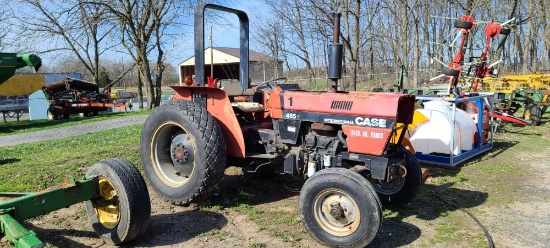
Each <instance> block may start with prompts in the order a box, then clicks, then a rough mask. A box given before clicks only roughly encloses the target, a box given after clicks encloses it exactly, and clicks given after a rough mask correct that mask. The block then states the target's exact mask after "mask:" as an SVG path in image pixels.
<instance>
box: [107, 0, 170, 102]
mask: <svg viewBox="0 0 550 248" xmlns="http://www.w3.org/2000/svg"><path fill="white" fill-rule="evenodd" d="M173 3H174V0H135V1H131V0H118V1H107V0H104V1H102V2H101V3H100V5H101V6H104V7H105V8H107V9H108V10H109V12H110V13H112V14H113V15H114V16H115V17H116V19H117V20H118V23H119V27H120V29H121V33H122V38H121V41H122V45H123V46H124V48H125V49H126V50H127V52H128V53H129V54H130V55H131V57H132V59H133V60H134V62H135V65H136V67H135V69H136V71H137V73H138V75H139V77H138V78H139V80H138V82H144V83H145V88H146V92H147V97H148V99H147V100H148V101H147V109H152V108H154V107H155V106H158V105H159V104H160V97H161V94H160V93H161V90H160V81H161V80H162V70H163V69H162V68H163V66H162V62H163V56H164V53H163V51H162V47H161V45H160V39H161V35H162V30H163V29H164V27H163V25H166V23H165V22H163V18H165V17H166V16H167V14H168V13H169V11H170V9H171V8H172V5H173ZM155 48H156V49H157V64H159V63H160V64H159V73H158V74H157V80H156V81H155V82H153V78H152V70H151V66H150V63H149V55H150V53H151V50H152V49H155ZM138 95H139V98H140V101H139V102H140V108H143V101H142V99H143V84H141V83H138Z"/></svg>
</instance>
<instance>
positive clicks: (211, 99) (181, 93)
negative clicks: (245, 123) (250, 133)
mask: <svg viewBox="0 0 550 248" xmlns="http://www.w3.org/2000/svg"><path fill="white" fill-rule="evenodd" d="M170 87H172V89H174V91H175V94H174V97H173V98H172V100H187V101H194V97H193V95H195V94H205V95H206V104H205V105H206V106H203V107H205V108H206V110H207V111H208V112H209V113H210V114H211V115H212V116H213V117H214V118H215V119H216V121H217V122H218V125H219V126H220V128H221V129H222V133H223V138H224V140H225V147H226V150H227V155H229V156H233V157H238V158H244V157H245V153H246V152H245V144H244V136H243V132H242V130H241V126H240V125H239V122H238V121H237V117H236V116H235V112H234V111H233V108H232V107H231V102H229V97H228V96H227V94H226V93H225V91H223V90H221V89H218V88H210V87H204V86H177V85H174V86H170Z"/></svg>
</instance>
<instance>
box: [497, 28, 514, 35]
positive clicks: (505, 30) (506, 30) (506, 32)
mask: <svg viewBox="0 0 550 248" xmlns="http://www.w3.org/2000/svg"><path fill="white" fill-rule="evenodd" d="M510 32H512V30H510V29H509V28H503V29H501V30H500V34H504V35H509V34H510Z"/></svg>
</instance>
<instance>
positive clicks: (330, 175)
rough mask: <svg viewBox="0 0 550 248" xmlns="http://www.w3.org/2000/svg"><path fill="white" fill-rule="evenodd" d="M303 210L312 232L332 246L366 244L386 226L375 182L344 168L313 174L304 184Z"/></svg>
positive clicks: (312, 234) (302, 215)
mask: <svg viewBox="0 0 550 248" xmlns="http://www.w3.org/2000/svg"><path fill="white" fill-rule="evenodd" d="M299 209H300V217H301V219H302V223H304V226H305V228H306V230H307V232H308V233H309V235H311V237H313V239H315V240H316V241H317V242H319V243H321V244H322V245H325V246H329V247H364V246H366V245H368V244H369V243H370V242H371V241H372V240H373V239H374V237H375V236H376V234H377V233H378V230H379V229H380V226H381V225H382V206H381V204H380V200H379V199H378V196H377V195H376V192H375V191H374V189H373V187H372V185H371V184H370V183H369V182H368V181H367V180H366V179H365V178H364V177H362V176H361V175H359V174H358V173H356V172H353V171H350V170H348V169H344V168H327V169H324V170H321V171H319V172H317V173H315V174H313V176H312V177H310V178H309V179H308V180H307V181H306V182H305V184H304V186H303V187H302V190H301V193H300V200H299Z"/></svg>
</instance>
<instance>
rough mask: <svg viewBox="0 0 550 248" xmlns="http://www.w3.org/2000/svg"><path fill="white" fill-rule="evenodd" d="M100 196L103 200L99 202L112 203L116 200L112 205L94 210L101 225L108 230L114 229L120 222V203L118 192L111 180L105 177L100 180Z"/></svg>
mask: <svg viewBox="0 0 550 248" xmlns="http://www.w3.org/2000/svg"><path fill="white" fill-rule="evenodd" d="M99 194H100V195H101V199H100V200H99V202H103V201H111V200H113V198H115V202H114V204H112V205H108V206H103V207H96V208H94V210H95V212H96V214H97V219H98V220H99V223H101V225H103V226H104V227H106V228H109V229H113V228H115V227H116V226H117V225H118V223H119V222H120V202H119V201H118V197H117V192H116V190H115V187H114V186H113V184H112V183H111V182H110V181H109V179H107V178H105V177H100V178H99Z"/></svg>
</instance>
